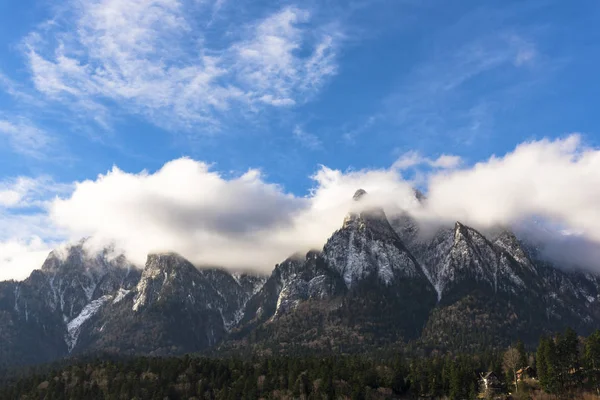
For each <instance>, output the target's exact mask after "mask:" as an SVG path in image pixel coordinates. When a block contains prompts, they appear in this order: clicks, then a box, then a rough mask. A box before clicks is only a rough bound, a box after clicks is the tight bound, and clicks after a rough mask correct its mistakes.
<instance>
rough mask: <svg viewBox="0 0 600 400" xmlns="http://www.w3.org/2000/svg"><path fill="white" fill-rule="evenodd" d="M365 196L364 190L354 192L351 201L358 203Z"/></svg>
mask: <svg viewBox="0 0 600 400" xmlns="http://www.w3.org/2000/svg"><path fill="white" fill-rule="evenodd" d="M366 195H367V191H366V190H364V189H358V190H357V191H356V192H354V196H352V200H354V201H360V200H362V198H363V197H365V196H366Z"/></svg>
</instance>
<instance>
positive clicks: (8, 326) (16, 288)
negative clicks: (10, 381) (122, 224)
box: [0, 241, 139, 365]
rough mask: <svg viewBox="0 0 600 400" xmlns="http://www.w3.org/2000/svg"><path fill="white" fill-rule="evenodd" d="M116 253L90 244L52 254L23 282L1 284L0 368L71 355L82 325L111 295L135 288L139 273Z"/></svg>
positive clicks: (82, 243) (79, 244) (73, 246)
mask: <svg viewBox="0 0 600 400" xmlns="http://www.w3.org/2000/svg"><path fill="white" fill-rule="evenodd" d="M112 254H113V252H112V249H108V248H107V249H104V250H103V251H100V252H98V253H95V254H90V253H89V252H88V251H86V250H85V241H81V242H79V243H77V244H75V245H71V246H68V247H66V248H64V249H60V250H55V251H52V252H51V253H50V255H49V256H48V258H47V259H46V261H45V262H44V264H43V265H42V268H41V269H40V270H35V271H33V272H32V273H31V275H30V276H29V278H27V279H25V280H24V281H23V282H14V281H8V282H0V339H2V341H3V343H4V344H5V345H4V346H2V350H0V365H1V364H4V363H7V362H11V361H12V362H14V361H18V362H20V363H23V364H30V363H38V362H45V361H50V360H54V359H56V358H59V357H62V356H64V355H66V354H68V352H69V348H70V346H71V342H72V341H73V340H74V339H75V340H76V335H77V332H76V331H77V330H76V327H75V325H76V324H77V321H78V320H80V319H81V318H82V317H84V316H85V315H86V314H87V313H89V310H90V305H92V306H93V305H95V304H98V302H101V301H102V299H103V298H105V296H106V295H107V294H108V293H112V292H114V291H115V290H118V289H119V288H124V289H127V288H130V287H132V286H133V285H135V282H137V279H138V278H139V273H138V272H137V270H136V269H135V268H133V267H132V265H131V264H129V263H128V262H127V260H126V259H125V258H124V257H123V256H114V257H113V256H112Z"/></svg>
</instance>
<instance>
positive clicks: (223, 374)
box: [0, 329, 600, 400]
mask: <svg viewBox="0 0 600 400" xmlns="http://www.w3.org/2000/svg"><path fill="white" fill-rule="evenodd" d="M529 350H530V351H527V350H526V349H525V348H524V346H523V345H522V343H517V344H515V346H513V347H510V348H509V349H507V350H505V351H490V352H485V353H479V354H468V355H443V356H442V355H439V356H435V355H431V356H428V357H412V358H407V357H406V356H404V355H400V354H398V355H396V356H394V355H391V356H390V357H387V358H386V359H373V358H368V357H365V356H339V357H334V356H331V357H273V358H262V359H258V358H256V359H249V360H242V359H213V358H201V357H192V356H185V357H180V358H149V357H138V358H133V359H112V360H111V359H107V358H102V359H96V360H88V361H80V362H77V363H75V364H72V365H66V366H62V367H60V368H56V369H53V370H51V371H46V372H44V373H40V374H36V375H32V376H28V377H22V378H19V379H17V380H16V381H15V382H13V383H12V384H10V385H7V386H5V387H3V388H0V399H24V400H25V399H48V400H50V399H161V400H163V399H165V398H168V399H171V400H175V399H258V398H264V399H291V398H293V399H307V400H308V399H337V398H344V399H346V398H347V399H400V398H402V399H405V398H449V399H476V398H482V397H487V398H507V395H508V393H513V395H512V396H513V398H515V397H516V398H524V399H526V398H531V397H532V396H534V397H535V396H536V395H537V394H540V393H541V392H542V391H545V392H547V393H551V394H552V395H553V396H555V397H557V398H561V397H562V398H578V397H579V396H580V395H581V393H582V392H583V391H588V392H591V393H596V392H597V391H598V388H599V387H600V331H597V332H595V333H594V334H592V335H591V336H589V337H588V338H585V339H582V338H578V337H577V335H576V334H575V332H574V331H572V330H570V329H569V330H567V331H566V332H564V333H563V334H560V335H557V336H555V337H552V338H542V339H541V340H540V344H539V346H538V347H537V349H529ZM524 371H527V374H525V373H524ZM484 376H487V377H490V376H494V377H497V381H496V382H495V383H494V385H493V390H488V391H487V392H486V388H485V387H482V377H484ZM515 383H518V384H516V385H515ZM488 389H489V387H488Z"/></svg>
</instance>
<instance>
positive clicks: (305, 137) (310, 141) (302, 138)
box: [293, 125, 323, 150]
mask: <svg viewBox="0 0 600 400" xmlns="http://www.w3.org/2000/svg"><path fill="white" fill-rule="evenodd" d="M293 134H294V139H296V140H297V141H298V142H299V143H300V144H301V145H302V146H304V147H306V148H309V149H311V150H318V149H321V148H322V147H323V143H322V142H321V140H320V139H319V137H318V136H317V135H315V134H312V133H309V132H306V131H305V130H304V129H303V128H302V127H301V126H300V125H296V126H295V127H294V131H293Z"/></svg>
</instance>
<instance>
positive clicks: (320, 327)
mask: <svg viewBox="0 0 600 400" xmlns="http://www.w3.org/2000/svg"><path fill="white" fill-rule="evenodd" d="M365 196H367V194H366V192H365V191H364V190H359V191H357V192H356V194H355V195H354V200H355V201H356V202H358V203H357V204H360V202H361V201H362V199H364V197H365ZM418 198H419V200H420V201H423V198H422V196H420V195H418ZM340 222H342V221H340ZM86 248H87V247H86V246H85V240H82V241H81V242H79V243H76V244H72V245H70V246H67V247H66V248H64V249H60V250H55V251H53V252H51V253H50V254H49V256H48V258H47V259H46V261H45V262H44V264H43V265H42V267H41V269H39V270H35V271H33V272H32V273H31V275H30V276H29V277H28V278H27V279H25V280H24V281H21V282H16V281H6V282H0V343H2V346H1V347H0V366H5V367H6V366H14V365H24V364H36V363H43V362H49V361H53V360H58V359H61V358H64V357H68V356H72V355H77V354H89V353H97V352H114V353H119V354H131V355H133V354H144V355H152V356H160V355H176V354H184V353H191V352H209V353H211V354H216V355H227V354H235V355H242V354H247V355H273V354H290V355H293V354H305V353H332V354H342V353H360V352H367V351H377V350H386V349H404V350H405V351H407V349H408V350H410V351H419V352H431V351H471V350H472V351H475V350H481V349H485V348H499V347H502V346H505V345H507V344H508V343H510V342H511V341H514V340H515V339H517V338H519V339H521V340H523V341H524V342H525V343H526V344H528V345H533V344H534V343H536V342H537V340H538V339H539V337H540V335H542V334H547V333H552V332H556V331H560V330H562V329H564V328H565V327H567V326H570V327H572V328H574V329H576V330H577V331H578V332H579V333H581V334H587V333H589V332H590V331H591V330H593V329H595V328H596V327H598V326H599V324H600V308H599V307H598V301H599V296H600V276H598V275H595V274H593V273H589V272H582V271H578V270H569V269H561V268H560V267H561V266H560V265H554V264H552V263H550V262H548V261H544V260H542V258H541V257H540V255H539V254H538V251H537V250H536V248H535V246H532V245H530V244H528V243H527V242H526V241H524V240H522V239H520V238H518V237H517V236H516V235H515V234H514V233H512V232H511V231H510V230H507V229H497V230H495V231H494V232H492V233H486V234H482V233H480V232H478V231H477V230H475V229H473V228H471V227H469V226H466V225H464V224H462V223H460V222H456V223H455V224H454V226H453V227H441V228H439V229H437V231H435V233H434V234H430V233H429V234H425V233H423V232H421V229H420V227H419V224H417V222H416V221H415V220H414V219H413V218H412V217H411V216H410V215H408V214H402V215H396V216H394V217H391V218H389V219H388V217H387V216H386V214H385V212H384V211H383V210H382V209H380V208H375V207H373V208H363V209H362V210H360V211H356V212H350V213H349V214H348V215H347V217H346V218H345V220H344V221H343V223H342V224H341V227H340V229H339V230H337V231H336V232H333V233H332V235H331V237H330V238H329V239H328V240H327V242H326V244H325V245H324V247H323V249H321V250H320V251H311V252H309V253H307V254H305V255H304V254H296V255H293V256H291V257H290V258H288V259H286V260H284V261H282V262H281V263H280V264H278V265H276V266H275V268H274V269H273V271H272V273H271V274H270V275H269V276H260V275H255V274H252V273H231V272H228V271H227V270H226V269H221V268H197V267H196V266H194V265H192V264H191V263H190V262H189V261H187V260H186V259H185V258H183V257H181V256H180V255H178V254H175V253H160V254H150V255H148V258H147V261H146V264H145V267H144V268H143V270H140V269H138V268H136V267H135V266H134V265H133V264H132V263H130V262H129V261H128V260H127V259H126V257H125V256H123V255H119V256H114V254H115V252H114V251H113V249H111V248H106V249H104V250H102V251H100V252H91V251H88V250H86ZM232 251H235V249H232Z"/></svg>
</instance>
